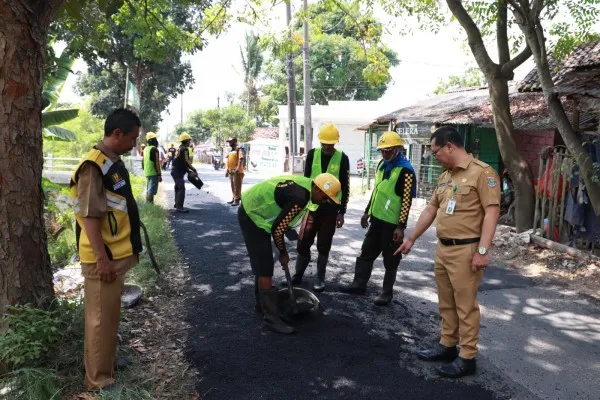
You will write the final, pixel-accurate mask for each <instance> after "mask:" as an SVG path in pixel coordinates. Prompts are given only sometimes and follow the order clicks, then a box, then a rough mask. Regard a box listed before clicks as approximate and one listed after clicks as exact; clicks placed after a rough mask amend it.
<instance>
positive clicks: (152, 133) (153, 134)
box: [146, 132, 156, 140]
mask: <svg viewBox="0 0 600 400" xmlns="http://www.w3.org/2000/svg"><path fill="white" fill-rule="evenodd" d="M150 139H156V133H154V132H148V133H146V140H150Z"/></svg>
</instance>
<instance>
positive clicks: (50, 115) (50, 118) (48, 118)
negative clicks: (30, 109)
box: [42, 108, 79, 128]
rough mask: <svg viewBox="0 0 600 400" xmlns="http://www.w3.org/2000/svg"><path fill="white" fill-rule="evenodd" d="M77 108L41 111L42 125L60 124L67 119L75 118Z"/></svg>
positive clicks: (77, 111) (46, 126) (77, 112)
mask: <svg viewBox="0 0 600 400" xmlns="http://www.w3.org/2000/svg"><path fill="white" fill-rule="evenodd" d="M78 115H79V110H78V109H76V108H69V109H66V110H55V111H46V112H43V113H42V126H43V127H44V128H48V127H50V126H54V125H60V124H62V123H65V122H67V121H70V120H72V119H75V118H77V116H78Z"/></svg>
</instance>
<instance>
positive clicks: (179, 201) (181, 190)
mask: <svg viewBox="0 0 600 400" xmlns="http://www.w3.org/2000/svg"><path fill="white" fill-rule="evenodd" d="M179 142H180V143H181V145H180V146H179V149H178V150H177V152H176V153H175V159H174V160H173V165H172V166H171V176H172V177H173V180H174V181H175V209H176V210H177V212H181V213H186V212H188V210H187V209H185V208H184V207H183V202H184V201H185V181H184V180H183V178H184V177H185V175H186V174H194V175H198V172H197V171H196V168H194V166H193V165H192V163H191V161H190V154H189V152H188V147H189V145H190V143H191V142H192V137H191V136H190V135H188V134H187V133H185V132H184V133H182V134H181V135H179Z"/></svg>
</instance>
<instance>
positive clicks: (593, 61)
mask: <svg viewBox="0 0 600 400" xmlns="http://www.w3.org/2000/svg"><path fill="white" fill-rule="evenodd" d="M548 62H549V64H550V73H551V74H552V80H553V82H554V84H555V85H556V87H557V90H558V91H560V92H561V93H573V92H575V93H579V92H580V91H581V90H582V89H583V90H584V91H585V89H587V88H588V86H590V85H592V86H593V84H594V83H596V81H598V80H600V78H599V76H600V40H595V41H591V42H587V43H584V44H582V45H580V46H579V47H577V48H576V49H575V50H574V51H573V53H572V54H571V55H570V56H569V57H567V58H566V59H565V60H564V62H562V63H559V62H557V61H556V60H555V59H554V58H552V57H550V58H549V60H548ZM593 70H597V71H596V72H595V73H594V72H593ZM581 74H584V76H585V78H586V79H581ZM590 74H591V75H590ZM574 78H576V79H574ZM517 89H518V90H519V92H540V91H541V90H542V86H541V84H540V80H539V78H538V75H537V70H536V68H534V69H532V70H531V71H530V72H529V74H527V76H526V77H525V78H524V79H523V80H522V81H521V82H519V84H518V85H517ZM592 89H594V88H593V87H592ZM597 89H598V93H600V85H598V87H597Z"/></svg>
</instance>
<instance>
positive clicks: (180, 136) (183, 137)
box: [179, 132, 192, 142]
mask: <svg viewBox="0 0 600 400" xmlns="http://www.w3.org/2000/svg"><path fill="white" fill-rule="evenodd" d="M186 140H192V137H191V136H190V135H188V134H187V133H185V132H183V133H182V134H181V135H179V141H180V142H184V141H186Z"/></svg>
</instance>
